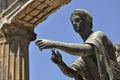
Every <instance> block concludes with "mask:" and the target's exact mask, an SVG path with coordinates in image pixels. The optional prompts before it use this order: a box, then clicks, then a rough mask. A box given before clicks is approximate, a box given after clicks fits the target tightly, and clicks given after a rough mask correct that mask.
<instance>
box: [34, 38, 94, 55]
mask: <svg viewBox="0 0 120 80" xmlns="http://www.w3.org/2000/svg"><path fill="white" fill-rule="evenodd" d="M36 44H37V45H38V46H39V48H40V50H42V49H49V48H57V49H60V50H63V51H65V52H67V53H69V54H72V55H76V56H87V55H91V54H93V53H94V49H93V47H92V45H90V44H76V43H64V42H58V41H52V40H46V39H41V40H37V41H36Z"/></svg>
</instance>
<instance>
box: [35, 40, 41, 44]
mask: <svg viewBox="0 0 120 80" xmlns="http://www.w3.org/2000/svg"><path fill="white" fill-rule="evenodd" d="M41 41H43V40H37V41H36V42H35V43H36V44H39V43H40V42H41Z"/></svg>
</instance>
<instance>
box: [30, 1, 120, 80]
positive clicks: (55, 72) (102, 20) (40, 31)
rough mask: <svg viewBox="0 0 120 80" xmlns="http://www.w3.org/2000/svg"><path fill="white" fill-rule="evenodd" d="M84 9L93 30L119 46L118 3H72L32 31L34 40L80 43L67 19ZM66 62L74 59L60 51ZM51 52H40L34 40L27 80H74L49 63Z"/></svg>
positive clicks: (119, 10)
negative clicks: (78, 10)
mask: <svg viewBox="0 0 120 80" xmlns="http://www.w3.org/2000/svg"><path fill="white" fill-rule="evenodd" d="M79 8H82V9H86V10H88V12H89V13H90V14H91V15H92V16H93V24H94V25H93V30H94V31H99V30H100V31H103V32H104V33H105V34H106V35H107V36H108V37H109V39H110V40H111V41H112V42H113V43H114V44H116V43H120V36H119V35H120V30H119V29H120V28H119V27H120V0H72V1H71V2H70V3H69V4H68V5H65V6H63V7H61V8H60V9H59V10H57V11H56V12H55V13H53V14H52V15H50V16H49V17H48V18H47V19H46V20H45V21H43V22H42V23H40V24H38V25H37V26H36V28H35V33H36V34H37V39H50V40H57V41H63V42H67V43H78V44H82V43H83V41H82V40H81V37H80V36H79V35H78V34H77V33H75V32H74V30H73V28H72V25H71V22H70V16H71V13H72V12H73V11H74V10H75V9H79ZM60 53H61V54H62V56H63V60H64V61H65V63H67V64H68V65H70V64H71V63H72V62H73V61H74V60H75V59H76V58H77V56H72V55H69V54H67V53H65V52H63V51H60ZM50 57H51V51H50V50H43V51H42V52H41V51H39V49H38V47H37V46H36V45H35V41H33V42H31V44H30V46H29V61H30V62H29V63H30V80H74V79H73V78H69V77H67V76H65V75H64V74H63V73H62V72H61V71H60V70H59V68H58V67H57V66H56V65H55V64H54V63H52V61H51V60H50Z"/></svg>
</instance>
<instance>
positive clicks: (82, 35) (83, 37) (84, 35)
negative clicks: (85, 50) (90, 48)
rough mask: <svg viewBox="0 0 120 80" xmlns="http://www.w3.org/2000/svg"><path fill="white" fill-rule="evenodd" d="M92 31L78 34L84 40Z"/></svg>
mask: <svg viewBox="0 0 120 80" xmlns="http://www.w3.org/2000/svg"><path fill="white" fill-rule="evenodd" d="M92 33H93V31H92V30H91V31H89V33H88V32H87V33H84V32H82V33H80V34H79V35H80V36H81V38H82V39H83V41H84V42H85V41H86V40H87V39H88V37H89V36H90V35H91V34H92Z"/></svg>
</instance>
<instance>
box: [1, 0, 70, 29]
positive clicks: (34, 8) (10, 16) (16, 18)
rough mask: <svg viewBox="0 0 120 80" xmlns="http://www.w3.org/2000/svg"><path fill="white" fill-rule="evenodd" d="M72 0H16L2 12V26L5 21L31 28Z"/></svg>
mask: <svg viewBox="0 0 120 80" xmlns="http://www.w3.org/2000/svg"><path fill="white" fill-rule="evenodd" d="M23 1H24V2H23ZM25 1H26V3H25ZM70 1H71V0H15V1H14V3H13V4H12V5H10V6H9V7H8V8H6V9H5V10H3V11H2V12H1V13H0V26H2V25H3V24H4V23H17V24H23V25H24V26H26V27H30V28H32V27H35V26H36V25H37V24H38V23H40V22H42V21H44V20H45V19H46V18H47V17H48V16H49V15H50V14H52V13H53V12H55V11H56V10H58V9H59V8H60V7H61V6H63V5H65V4H67V3H68V2H70Z"/></svg>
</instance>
